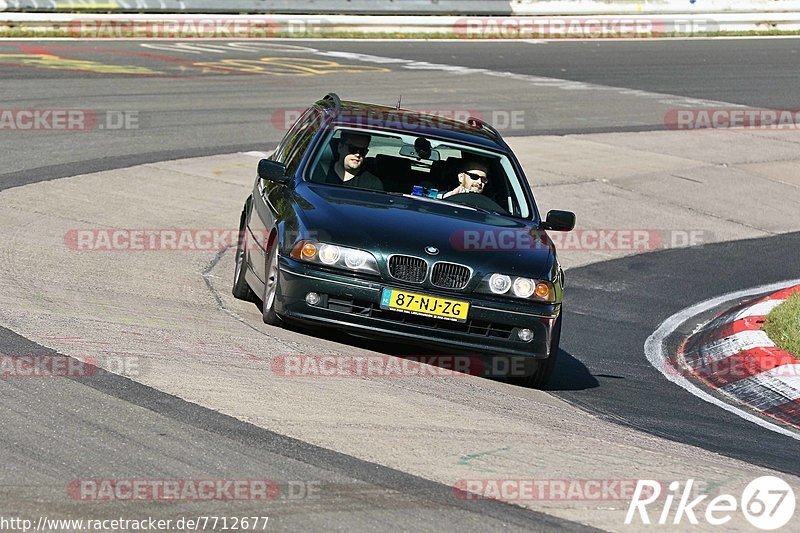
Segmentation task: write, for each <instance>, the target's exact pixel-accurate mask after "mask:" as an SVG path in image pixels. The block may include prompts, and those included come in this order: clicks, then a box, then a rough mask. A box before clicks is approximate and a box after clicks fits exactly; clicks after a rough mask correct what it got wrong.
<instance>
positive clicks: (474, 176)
mask: <svg viewBox="0 0 800 533" xmlns="http://www.w3.org/2000/svg"><path fill="white" fill-rule="evenodd" d="M464 174H466V175H467V176H469V177H470V179H473V180H481V181H482V182H483V184H484V185H486V184H487V183H489V178H488V177H486V176H481V175H480V174H476V173H474V172H464Z"/></svg>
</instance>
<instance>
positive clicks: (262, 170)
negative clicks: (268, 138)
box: [258, 159, 291, 183]
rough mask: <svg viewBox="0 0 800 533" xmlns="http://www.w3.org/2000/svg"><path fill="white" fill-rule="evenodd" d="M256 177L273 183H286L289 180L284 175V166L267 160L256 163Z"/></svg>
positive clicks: (288, 177)
mask: <svg viewBox="0 0 800 533" xmlns="http://www.w3.org/2000/svg"><path fill="white" fill-rule="evenodd" d="M258 177H259V178H261V179H262V180H265V181H272V182H275V183H288V182H289V180H290V179H291V177H290V176H287V175H286V165H284V164H283V163H278V162H277V161H271V160H269V159H262V160H261V161H259V162H258Z"/></svg>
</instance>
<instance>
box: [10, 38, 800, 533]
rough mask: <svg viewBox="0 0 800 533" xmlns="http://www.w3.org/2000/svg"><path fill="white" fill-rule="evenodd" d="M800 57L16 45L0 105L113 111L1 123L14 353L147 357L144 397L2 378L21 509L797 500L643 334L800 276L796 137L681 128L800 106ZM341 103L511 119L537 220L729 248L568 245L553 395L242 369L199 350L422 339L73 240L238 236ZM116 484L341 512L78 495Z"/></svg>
mask: <svg viewBox="0 0 800 533" xmlns="http://www.w3.org/2000/svg"><path fill="white" fill-rule="evenodd" d="M798 67H800V40H797V39H761V40H697V41H658V42H633V41H631V42H618V41H617V42H602V43H598V42H563V43H552V42H547V43H544V42H518V43H480V42H470V43H455V42H443V43H433V44H432V43H424V42H407V43H396V42H369V43H367V42H334V41H309V42H306V41H260V42H232V41H209V42H202V43H199V42H195V43H189V42H182V41H148V42H139V41H86V42H80V41H0V80H1V81H0V99H1V100H0V102H2V103H0V109H14V110H21V109H52V110H59V109H83V110H86V113H85V115H84V118H85V117H91V120H89V119H87V120H89V122H90V123H91V126H89V127H82V128H78V130H76V131H50V130H47V129H42V130H39V131H31V130H22V129H18V128H14V127H8V126H6V127H2V126H0V146H2V147H3V151H2V153H0V163H2V165H0V235H2V237H0V239H1V240H2V243H3V244H2V247H1V248H0V250H2V255H1V256H0V257H2V259H1V260H0V272H3V273H4V274H5V278H6V279H5V281H2V280H0V287H1V288H2V289H4V291H3V296H0V308H2V311H0V353H3V354H29V353H42V354H46V353H55V352H54V351H53V350H54V349H56V350H58V351H59V352H60V353H69V352H66V351H65V349H63V348H64V347H65V346H67V347H68V346H69V342H73V346H75V344H74V343H78V344H77V347H75V348H74V349H73V352H75V351H77V352H81V353H83V352H86V353H90V354H91V353H93V352H92V350H93V349H94V348H96V346H93V345H92V344H91V343H88V344H80V342H81V341H80V340H78V339H84V340H85V339H92V341H91V342H92V343H95V344H98V345H99V344H103V345H106V346H111V347H115V348H118V349H119V350H120V351H123V350H132V352H131V353H137V354H140V355H141V357H142V358H143V359H142V360H143V361H146V363H145V365H144V366H145V369H146V374H144V375H143V377H142V378H141V379H139V378H137V377H136V376H131V377H130V378H128V377H124V376H120V375H116V374H115V373H111V372H106V371H104V370H102V369H97V371H96V372H95V373H94V375H93V376H92V377H89V378H75V379H50V380H35V379H27V380H13V379H3V380H2V381H0V397H2V398H3V406H4V410H3V412H4V415H3V416H4V424H3V427H4V431H3V435H2V436H1V437H0V458H1V459H2V462H3V464H5V465H7V467H6V468H5V469H4V471H3V473H2V474H0V494H1V495H2V498H3V502H4V503H3V504H0V514H2V515H3V516H10V515H17V516H32V517H36V516H39V515H41V514H47V515H48V516H51V517H55V516H57V515H58V516H61V517H68V516H69V517H73V516H74V517H84V516H85V517H89V516H97V517H113V516H118V515H119V516H126V517H143V516H148V515H150V516H159V517H163V518H177V517H181V516H195V515H196V516H202V515H209V514H212V515H213V514H216V515H220V514H222V513H223V510H224V513H225V514H227V515H228V516H237V515H238V516H243V515H245V514H247V515H250V516H255V515H256V514H257V513H261V514H262V515H263V514H264V513H266V514H267V515H268V516H270V522H271V525H272V526H274V527H276V528H279V529H287V530H301V529H302V530H329V529H334V530H336V529H341V530H368V529H375V528H389V529H394V530H399V529H403V530H415V531H416V530H426V531H427V530H430V531H439V530H442V529H447V530H460V531H486V530H495V529H500V528H501V527H503V528H506V529H508V530H516V529H519V530H537V531H546V530H568V531H571V530H575V531H579V530H584V529H587V530H588V529H592V528H600V529H607V530H621V529H625V526H624V525H623V524H622V522H621V518H620V516H623V515H620V514H619V513H620V512H621V511H624V510H625V509H626V505H625V502H616V505H613V504H608V502H599V503H598V502H589V503H585V502H578V503H574V502H573V503H574V505H571V504H567V505H559V504H558V503H553V502H546V503H542V502H522V503H520V504H519V505H514V504H512V503H503V502H499V501H492V500H463V499H460V498H458V497H455V496H454V491H453V488H452V485H453V483H454V482H455V481H456V480H461V479H470V476H472V478H494V479H501V478H508V477H510V476H514V475H516V477H523V478H524V477H537V478H544V479H567V478H570V477H574V478H579V479H600V478H614V479H637V478H643V477H647V476H648V475H650V476H652V479H667V476H669V479H680V480H685V479H687V478H688V477H693V476H697V477H698V478H702V477H703V476H704V475H705V476H707V477H708V478H709V480H711V479H712V477H713V476H717V477H713V480H714V481H717V482H719V483H723V480H726V481H724V482H728V480H733V481H730V482H731V483H732V486H735V487H738V486H739V485H738V483H740V482H741V481H742V480H746V478H748V477H749V479H752V478H755V477H757V476H758V475H762V474H763V475H767V474H764V473H765V472H766V473H770V472H771V473H773V474H774V473H775V472H777V473H781V474H783V475H785V479H787V480H788V481H789V482H790V483H791V484H794V486H795V490H797V489H798V488H800V485H798V484H797V481H798V478H797V477H795V476H800V465H799V464H798V461H797V456H798V453H800V433H798V432H797V431H796V430H794V429H793V428H788V427H786V428H784V429H785V430H786V431H787V432H790V433H793V435H794V436H787V435H786V434H781V433H778V432H775V431H770V430H768V429H767V428H765V427H763V426H760V425H756V424H753V423H752V422H749V421H747V420H745V419H743V418H741V417H739V416H736V415H735V414H734V413H731V412H729V411H726V410H723V409H720V408H719V407H717V406H715V405H712V404H710V403H706V402H704V401H702V400H700V399H698V398H697V397H695V396H693V395H692V394H689V393H688V392H686V391H685V390H683V389H681V388H679V387H677V386H675V385H674V384H673V383H671V382H670V381H668V380H667V379H666V378H665V377H664V375H663V374H662V373H661V372H659V371H658V370H657V369H655V368H653V367H652V366H651V365H650V363H649V362H648V360H647V359H646V357H645V355H644V344H645V341H646V339H647V338H648V336H650V335H651V334H652V333H653V331H654V330H656V329H657V328H658V326H659V325H660V324H661V323H662V322H663V321H664V320H665V319H667V318H668V317H670V316H671V315H673V314H674V313H676V312H678V311H680V310H681V309H684V308H687V307H689V306H691V305H693V304H695V303H697V302H699V301H702V300H706V299H709V298H713V297H716V296H720V295H724V294H727V293H731V292H735V291H737V290H741V289H745V288H750V287H757V286H761V285H766V284H770V283H776V282H781V281H784V280H792V279H797V278H800V267H799V266H798V262H797V257H798V254H797V250H798V249H800V227H799V225H800V217H797V215H796V213H797V209H798V205H799V204H800V180H798V178H797V177H796V176H794V174H793V171H792V169H796V168H797V166H796V161H797V160H800V156H798V155H797V152H798V148H800V135H798V134H797V132H796V130H794V129H791V130H784V131H778V132H775V131H760V132H754V133H749V132H731V131H719V132H716V131H710V132H690V131H674V130H673V129H671V128H670V126H669V124H668V123H667V122H666V121H665V117H668V116H670V113H671V112H674V111H675V110H676V109H703V108H711V109H749V108H765V109H790V110H791V109H794V110H797V109H800V95H799V94H798V91H797V86H798V82H800V74H798V72H800V69H798ZM329 91H336V92H337V93H339V94H340V95H341V96H342V97H343V98H347V99H353V100H363V101H372V102H379V103H387V104H394V103H395V102H396V101H397V98H399V97H400V96H402V101H403V107H407V108H409V109H420V110H427V111H438V112H442V113H452V114H455V115H456V116H460V114H463V113H467V112H469V114H472V115H482V116H484V117H485V118H487V119H490V120H492V121H493V122H495V123H496V124H498V123H499V126H498V127H499V129H501V131H502V132H503V134H504V135H505V136H507V137H509V138H510V141H511V143H512V146H513V147H514V149H515V151H516V152H517V153H518V155H519V156H520V158H521V159H522V160H523V163H524V164H525V166H526V170H527V172H528V177H529V179H530V180H531V183H532V185H533V187H534V194H535V195H537V199H538V201H539V203H540V205H541V206H543V208H544V210H546V209H555V208H563V209H572V210H575V211H576V212H577V213H578V220H579V226H580V225H581V224H582V221H587V222H586V224H587V225H586V226H583V227H585V228H628V229H644V228H653V229H658V230H664V231H672V232H675V231H681V230H695V229H698V230H703V231H706V232H708V235H707V236H706V238H705V242H704V245H702V246H690V247H671V248H667V249H654V250H647V251H646V252H647V253H626V252H623V253H617V251H613V250H612V251H608V250H606V251H605V252H604V251H596V252H581V251H580V250H578V251H571V252H570V251H567V252H565V254H564V261H565V265H566V266H567V267H568V268H567V284H568V292H567V295H566V297H565V302H564V306H565V307H564V308H565V313H566V314H565V318H564V336H563V338H562V345H561V350H562V351H561V354H560V361H559V366H558V367H557V371H556V376H555V378H554V380H553V382H552V383H551V386H550V390H548V391H547V392H544V393H543V392H539V391H529V390H524V389H519V388H516V387H512V386H510V385H508V384H505V383H501V382H495V381H489V380H462V381H458V382H453V383H450V382H448V381H447V380H444V382H440V381H430V382H428V381H426V380H424V379H421V380H418V381H410V382H408V383H401V384H397V383H390V382H389V381H388V380H355V381H357V382H358V383H355V384H354V383H353V382H352V381H347V380H340V381H337V382H334V383H330V382H326V383H324V384H317V383H311V382H301V381H291V380H283V381H281V380H276V379H275V378H268V377H266V376H264V375H263V374H258V373H257V372H258V371H259V370H258V369H257V368H256V367H252V368H251V367H250V366H248V365H250V364H251V363H253V361H249V362H248V361H245V360H241V361H240V360H235V362H233V363H230V364H231V366H232V367H233V368H232V369H226V366H225V365H226V363H225V361H226V357H227V356H226V354H224V353H221V354H215V355H214V356H213V357H212V356H211V355H210V352H209V353H203V354H199V355H198V354H195V357H194V358H193V356H192V355H193V354H192V353H191V352H192V350H195V351H197V349H198V348H197V346H203V345H204V344H203V343H209V344H213V343H214V342H218V343H222V340H221V339H227V341H229V344H230V345H231V346H234V347H236V346H239V347H240V348H242V350H243V353H244V351H245V350H246V351H247V353H251V354H255V355H253V357H254V358H255V360H258V359H259V357H260V356H262V355H263V356H264V357H268V356H273V355H275V354H279V353H281V350H297V351H298V352H300V351H302V350H311V351H313V350H318V351H322V352H324V353H344V354H346V353H362V352H374V351H377V352H381V353H390V354H395V355H402V354H404V353H414V351H413V347H393V348H392V349H387V348H386V347H385V346H383V345H381V344H380V343H376V342H373V341H368V340H362V339H356V338H351V337H346V336H343V335H338V334H333V333H323V334H320V335H319V336H318V337H317V336H309V335H306V334H304V333H302V332H294V331H279V330H275V329H274V328H269V327H267V326H264V325H263V324H261V320H260V314H259V312H258V310H257V309H256V308H255V307H254V306H251V305H248V304H245V303H243V302H235V301H233V300H232V298H231V297H230V296H229V286H228V285H229V278H230V277H231V275H232V265H233V262H232V258H231V257H230V256H231V255H232V253H231V252H230V251H229V250H228V251H224V252H221V253H220V254H217V255H215V254H213V253H211V254H205V255H204V254H195V255H194V256H191V257H189V256H186V257H185V258H184V256H181V257H180V258H176V257H174V254H173V256H169V257H160V256H158V254H151V255H150V256H148V257H147V258H139V257H138V256H136V257H134V255H135V254H130V255H131V257H119V256H117V257H109V256H102V257H101V255H102V254H90V255H87V256H85V257H84V256H80V255H78V254H75V253H71V252H69V251H66V250H63V249H62V248H63V242H64V237H63V235H64V231H65V229H69V228H74V227H79V226H80V225H88V227H127V228H133V227H159V226H157V225H159V224H160V227H181V226H183V227H227V226H230V227H233V226H235V224H236V222H237V220H238V216H239V209H240V206H241V203H242V202H243V201H244V199H245V197H246V194H247V190H248V186H249V184H250V182H251V180H252V177H251V176H252V174H253V172H254V169H255V164H256V162H257V161H258V159H257V154H256V155H255V156H254V155H253V154H250V155H247V153H248V152H262V153H263V152H268V151H269V150H270V149H271V148H273V147H274V146H275V144H276V143H277V142H278V141H279V140H280V138H281V137H282V136H283V134H284V133H285V130H286V126H287V124H290V123H291V120H292V117H294V116H296V113H297V111H299V110H301V109H303V108H304V107H305V106H307V105H308V104H309V103H311V102H312V101H314V100H316V99H318V98H319V97H321V96H323V95H324V94H325V93H326V92H329ZM126 121H127V122H126ZM228 154H231V155H228ZM625 157H627V158H628V159H624V158H625ZM189 158H191V159H189ZM184 159H185V160H187V161H186V162H176V161H175V160H184ZM688 162H691V165H690V164H689V163H688ZM94 173H99V174H94ZM87 175H88V176H87ZM62 178H64V179H62ZM773 178H774V179H773ZM792 213H794V216H792ZM205 220H207V221H208V222H207V224H208V225H207V226H203V224H205V222H204V221H205ZM164 255H168V254H164ZM157 256H158V257H157ZM201 256H202V257H201ZM178 259H179V260H178ZM183 280H188V281H183ZM104 291H107V292H108V294H109V299H108V307H107V309H106V310H102V305H100V304H99V303H98V302H102V301H103V300H104V298H103V293H104ZM171 292H175V294H176V295H177V294H178V293H180V296H174V297H175V298H184V299H185V301H183V300H182V303H181V304H180V306H178V304H176V303H175V302H172V301H171V298H173V295H171V294H170V293H171ZM191 302H198V303H197V308H196V309H193V308H192V306H191ZM733 303H736V302H732V304H733ZM732 304H731V305H732ZM92 306H94V307H92ZM178 307H180V308H179V309H178ZM51 309H52V310H53V311H52V314H51V313H50V310H51ZM170 310H177V311H176V312H175V313H174V314H171V313H170V312H168V311H170ZM104 313H108V315H107V318H106V317H105V316H104ZM713 314H714V310H711V311H709V312H708V313H707V315H708V316H705V317H697V320H694V321H692V322H687V323H686V324H683V325H682V326H681V328H680V329H679V331H678V333H679V334H689V333H691V331H692V329H693V328H694V327H695V326H696V325H697V323H696V322H699V321H701V319H703V318H711V316H713ZM143 317H151V318H152V321H153V323H152V324H148V323H146V322H147V320H146V319H145V318H143ZM126 324H127V326H126ZM126 327H127V330H126ZM170 328H175V329H174V331H173V330H171V329H170ZM228 329H229V331H228ZM128 330H131V331H135V332H136V333H135V334H136V335H137V336H139V337H142V339H139V340H136V339H134V340H130V339H133V337H130V338H129V337H128V336H127V334H128V333H130V331H128ZM161 330H170V331H171V333H170V335H171V338H172V339H173V341H174V342H172V343H171V344H170V346H169V347H168V348H169V349H167V348H164V347H163V346H162V347H159V346H158V344H159V342H157V341H156V340H155V339H156V338H157V335H159V334H160V333H159V332H160V331H161ZM217 334H218V335H219V336H218V337H217V338H214V337H213V336H214V335H217ZM131 335H133V333H131ZM148 335H155V336H156V337H152V339H150V340H149V341H148V340H146V339H144V337H146V336H148ZM165 338H166V337H165ZM48 339H49V340H48ZM67 339H72V340H71V341H70V340H67ZM679 340H680V335H675V336H673V338H670V339H668V343H669V347H670V348H675V347H676V346H677V343H678V342H679ZM162 348H163V351H161V350H162ZM170 349H171V350H173V351H172V352H170ZM231 350H232V351H236V350H235V349H233V348H232V349H231ZM261 350H266V351H265V352H264V351H261ZM200 351H201V352H202V349H201V350H200ZM265 354H266V355H265ZM100 366H102V365H100ZM260 371H261V372H263V367H262V369H261V370H260ZM262 379H263V380H265V381H263V386H264V390H260V389H259V388H258V387H259V380H262ZM270 379H271V381H270ZM334 381H336V380H334ZM266 384H269V386H267V385H266ZM229 385H230V386H232V387H233V386H235V387H240V386H241V389H237V388H230V389H226V387H227V386H229ZM317 395H319V396H317ZM317 398H318V401H317ZM323 400H324V401H323ZM337 402H341V406H340V411H339V417H338V419H337V411H336V410H335V409H334V408H333V406H335V405H336V404H337ZM390 402H391V403H390ZM320 404H325V405H324V406H322V405H320ZM312 407H313V408H312ZM314 409H318V411H315V410H314ZM317 416H318V417H319V418H317ZM362 417H364V418H362ZM501 422H502V423H501ZM484 429H485V432H484ZM448 432H450V433H448ZM393 439H394V440H393ZM473 439H474V441H473ZM659 454H661V455H659ZM484 456H485V457H486V458H485V459H484ZM95 478H97V479H105V478H129V479H141V478H150V479H274V480H277V481H278V483H279V484H282V485H281V487H282V488H285V487H289V491H290V492H291V487H292V486H293V484H295V485H297V486H301V485H302V486H303V487H305V488H304V489H298V490H300V492H302V491H303V490H305V491H308V490H309V489H308V484H309V483H311V484H316V485H318V486H319V491H320V494H321V497H320V498H319V499H309V498H303V497H302V495H301V496H298V498H297V499H296V501H293V500H292V499H291V498H288V499H287V498H281V499H279V500H278V501H273V502H270V503H269V504H268V505H267V506H266V507H264V504H263V503H261V502H253V501H246V502H233V503H226V504H225V507H224V509H223V508H222V507H221V506H220V504H219V502H213V501H212V502H174V503H169V504H166V505H165V504H164V503H163V502H146V503H141V502H139V503H137V502H116V503H113V502H112V503H109V502H103V503H95V504H90V503H87V502H77V505H76V502H75V501H74V498H70V497H67V496H66V495H65V489H64V487H65V486H67V485H68V484H69V483H70V482H71V481H73V480H79V479H95ZM304 483H305V484H306V485H303V484H304ZM295 488H296V487H295ZM516 503H519V502H516ZM601 507H602V508H603V509H602V510H600V508H601ZM731 526H732V527H731V529H732V530H737V529H738V530H742V531H746V530H749V529H748V528H747V523H744V522H743V523H735V524H731Z"/></svg>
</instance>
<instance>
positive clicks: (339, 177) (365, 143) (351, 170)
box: [325, 132, 383, 191]
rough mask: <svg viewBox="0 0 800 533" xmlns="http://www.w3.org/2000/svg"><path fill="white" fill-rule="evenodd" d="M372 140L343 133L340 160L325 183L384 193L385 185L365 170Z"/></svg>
mask: <svg viewBox="0 0 800 533" xmlns="http://www.w3.org/2000/svg"><path fill="white" fill-rule="evenodd" d="M371 140H372V138H371V137H370V136H369V135H365V134H363V133H352V132H342V138H341V139H340V140H339V150H338V152H339V153H338V155H339V157H338V159H337V160H336V162H335V163H334V164H333V165H332V166H331V168H330V170H329V171H328V174H327V176H326V177H325V183H329V184H331V185H344V186H346V187H359V188H361V189H372V190H373V191H382V190H383V183H381V180H380V179H379V178H378V177H377V176H375V175H374V174H372V173H370V172H368V171H367V170H366V169H365V168H364V159H365V158H366V157H367V153H369V143H370V141H371Z"/></svg>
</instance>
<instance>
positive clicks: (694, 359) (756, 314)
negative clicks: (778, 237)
mask: <svg viewBox="0 0 800 533" xmlns="http://www.w3.org/2000/svg"><path fill="white" fill-rule="evenodd" d="M765 292H770V294H769V295H768V296H765V297H761V298H759V299H758V300H755V301H752V300H750V301H747V302H746V303H743V304H739V305H737V306H735V307H732V308H731V309H729V310H728V311H726V312H724V313H722V314H721V315H719V316H718V317H716V318H715V319H714V320H712V321H710V322H708V323H706V324H704V325H702V326H700V327H699V328H698V329H696V330H695V332H694V333H693V334H692V335H691V336H690V337H689V338H688V339H685V340H684V341H683V343H682V345H681V347H680V349H679V350H678V352H677V354H670V353H668V350H666V348H665V341H666V339H667V337H669V336H670V335H672V334H673V333H674V332H675V330H677V328H678V327H679V326H680V325H681V324H683V323H685V322H687V321H689V320H691V319H692V318H693V317H695V316H697V315H699V314H701V313H704V312H707V311H708V310H710V309H713V308H714V307H718V306H719V305H721V304H724V303H725V302H729V301H732V300H735V299H739V300H741V299H742V298H746V297H748V296H753V295H757V294H764V293H765ZM795 293H800V280H793V281H788V282H783V283H778V284H773V285H768V286H763V287H756V288H754V289H747V290H743V291H738V292H736V293H731V294H728V295H723V296H720V297H718V298H714V299H712V300H708V301H705V302H701V303H699V304H697V305H694V306H692V307H690V308H688V309H684V310H683V311H681V312H679V313H676V314H675V315H673V316H672V317H670V318H669V319H667V320H666V321H664V323H662V324H661V326H660V327H659V328H658V329H657V330H656V331H655V332H654V333H653V334H652V335H651V336H650V338H648V339H647V342H646V343H645V355H646V356H647V358H648V360H649V361H650V363H651V364H652V365H653V366H654V367H656V368H657V369H658V370H659V371H661V372H662V373H663V374H664V376H666V377H667V379H669V380H670V381H673V382H674V383H676V384H678V385H680V386H681V387H683V388H684V389H686V390H687V391H689V392H691V393H692V394H694V395H695V396H697V397H700V398H701V399H703V400H705V401H707V402H709V403H713V404H715V405H718V406H719V407H721V408H723V409H725V410H727V411H730V412H732V413H734V414H736V415H738V416H740V417H741V418H744V419H747V420H750V421H751V422H753V423H756V424H758V425H760V426H763V427H766V428H767V429H770V430H772V431H775V432H778V433H782V434H785V435H788V436H791V437H793V438H795V439H798V440H800V434H798V433H797V432H795V431H792V430H791V429H789V428H786V427H785V426H779V425H776V424H774V423H771V422H770V421H769V420H768V419H765V418H763V417H762V416H756V415H754V414H753V413H752V411H749V410H745V409H742V408H741V407H739V406H737V404H738V405H742V406H747V407H749V408H750V409H753V410H755V411H757V412H758V413H759V414H760V415H764V416H767V417H770V418H773V419H775V420H778V421H780V422H783V423H784V424H788V425H790V426H792V427H794V428H800V360H798V359H797V358H796V357H794V356H792V355H791V354H789V353H787V352H785V351H784V350H781V349H780V348H778V347H777V346H776V345H775V343H774V342H772V340H771V339H770V338H769V337H768V336H767V334H766V333H765V332H764V331H763V330H762V327H763V325H764V321H765V320H766V316H767V315H768V314H769V312H770V311H772V310H773V309H774V308H775V307H777V306H778V305H780V304H781V303H783V301H784V300H786V298H788V297H789V296H790V295H792V294H795ZM698 382H700V383H702V384H704V385H705V386H707V387H709V388H711V389H714V390H715V391H717V392H719V393H720V394H721V395H723V396H724V397H726V398H728V399H732V400H733V401H734V402H733V404H732V403H729V402H726V401H724V400H723V399H721V398H720V397H717V396H714V395H712V394H709V393H708V392H706V390H703V389H702V388H701V387H699V386H698Z"/></svg>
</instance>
